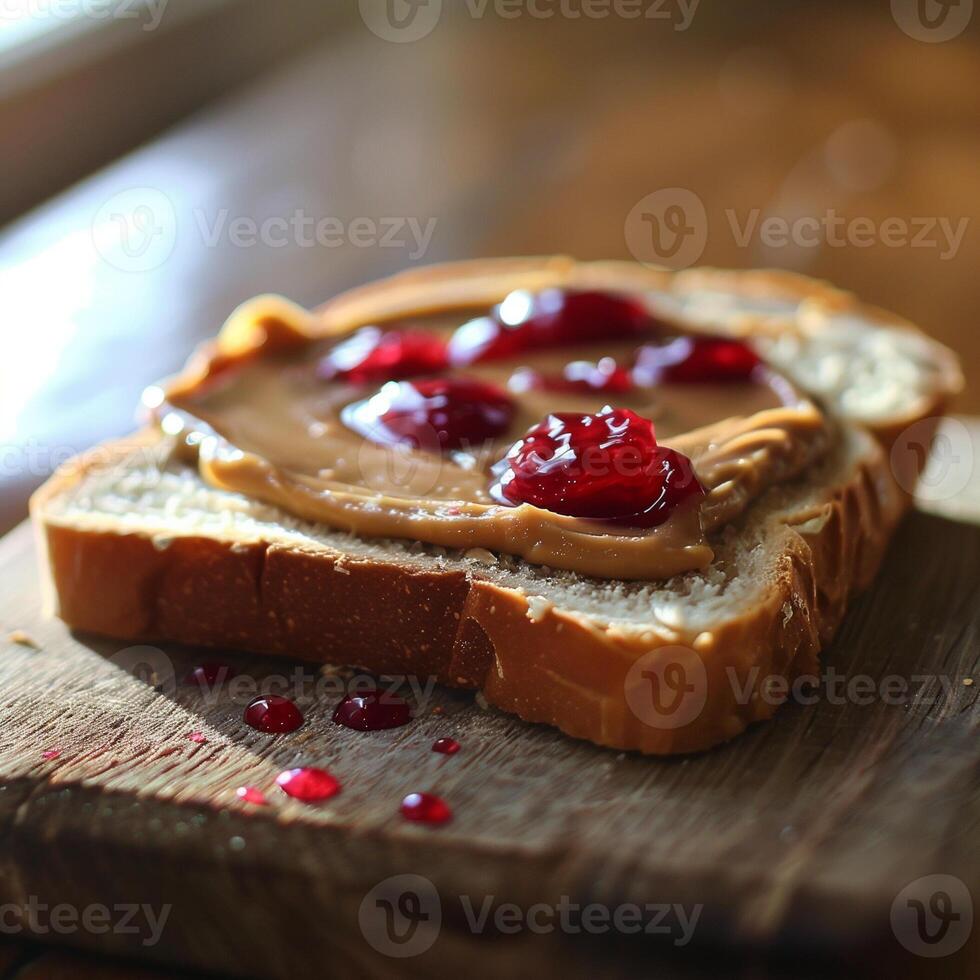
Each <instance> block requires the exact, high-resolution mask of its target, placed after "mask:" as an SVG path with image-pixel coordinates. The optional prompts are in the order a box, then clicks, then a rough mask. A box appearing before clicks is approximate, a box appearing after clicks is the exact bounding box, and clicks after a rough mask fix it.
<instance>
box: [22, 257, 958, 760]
mask: <svg viewBox="0 0 980 980" xmlns="http://www.w3.org/2000/svg"><path fill="white" fill-rule="evenodd" d="M555 283H560V284H565V285H574V286H583V285H594V286H600V287H602V288H612V289H628V290H630V291H638V292H643V293H645V294H646V295H647V296H648V298H649V300H650V303H651V306H653V307H654V308H656V309H659V310H660V311H661V312H662V313H663V315H664V316H669V317H672V318H675V319H677V320H680V321H683V322H685V323H687V324H689V325H692V326H691V329H697V327H698V325H710V328H711V329H712V330H713V331H715V332H719V331H729V332H732V333H738V334H747V335H750V336H752V338H753V341H754V342H755V343H756V344H757V345H758V346H760V347H761V348H763V349H764V351H765V353H766V356H768V357H769V358H770V359H771V360H772V361H773V363H775V364H776V365H777V366H779V367H780V368H781V369H782V370H783V371H784V372H785V373H786V374H788V375H789V376H790V377H792V378H793V379H794V380H795V381H797V383H798V384H800V385H801V386H802V387H804V388H805V389H806V390H807V391H809V392H810V393H811V394H813V395H815V396H817V397H819V398H821V399H822V401H823V403H824V405H825V407H826V408H827V410H828V413H829V415H830V416H831V418H832V419H833V421H834V423H835V433H836V435H835V440H834V446H833V449H832V450H831V451H830V452H829V454H828V455H827V456H826V457H825V458H824V459H823V460H822V461H821V462H820V463H819V464H818V465H816V466H814V467H813V468H811V469H810V470H809V471H808V472H807V473H806V476H805V478H804V479H797V480H794V481H792V482H789V483H785V484H782V485H779V486H776V487H774V488H772V489H770V490H768V491H767V492H765V493H764V494H763V495H762V496H760V497H759V498H758V499H756V500H755V501H754V502H753V503H752V505H751V506H750V507H749V508H748V510H747V511H746V513H745V514H743V515H742V516H741V517H740V518H739V519H738V521H736V522H735V523H733V524H731V525H730V526H728V527H726V528H725V529H724V531H723V532H722V533H721V535H720V536H719V537H718V539H717V540H715V541H713V542H712V544H713V546H714V549H715V558H714V560H713V561H712V563H711V565H710V566H709V567H708V568H706V569H703V570H701V571H696V572H689V573H686V574H684V575H679V576H675V577H674V578H672V579H670V580H668V581H665V582H621V581H615V580H604V579H595V578H588V577H585V576H582V575H578V574H575V573H572V572H562V571H556V570H553V569H548V568H545V567H541V566H534V565H529V564H527V563H524V562H522V561H519V560H517V559H514V558H511V557H508V556H506V555H497V554H492V553H490V552H487V551H483V550H480V549H473V550H470V551H450V550H447V549H444V548H440V547H436V546H427V545H423V544H419V543H417V542H410V541H404V540H378V539H372V540H368V539H360V538H357V537H353V536H351V535H349V534H346V533H342V532H339V531H334V530H331V529H329V528H326V527H324V526H321V525H314V524H309V523H305V522H303V521H300V520H298V519H296V518H294V517H292V516H290V515H289V514H287V513H285V512H283V511H281V510H279V509H277V508H275V507H272V506H269V505H266V504H262V503H260V502H257V501H254V500H250V499H248V498H245V497H243V496H239V495H237V494H233V493H229V492H227V491H223V490H218V489H214V488H212V487H210V486H208V485H206V484H205V483H204V482H203V481H202V480H201V478H200V477H199V476H198V474H197V472H196V471H195V470H194V469H191V468H188V467H187V466H186V465H184V464H182V463H181V462H180V461H179V460H178V459H177V457H176V455H175V454H174V453H173V451H172V450H173V448H174V447H173V444H172V442H171V441H170V440H169V438H168V437H165V436H162V435H160V434H158V433H156V432H153V431H146V432H143V433H140V434H139V435H137V436H135V437H133V438H132V439H130V440H126V441H123V442H120V443H114V444H110V445H107V446H103V447H100V448H98V449H96V450H93V451H92V452H90V453H89V454H86V455H85V456H83V457H82V458H80V459H79V460H76V461H74V463H73V464H70V465H69V466H67V467H65V468H64V469H63V470H62V471H61V472H59V473H58V474H56V475H55V476H54V477H53V478H52V479H51V480H50V481H49V482H48V483H47V484H46V485H45V486H44V487H42V488H41V490H39V491H38V493H37V494H36V495H35V497H34V499H33V501H32V514H33V517H34V520H35V522H36V524H37V527H38V530H39V533H40V537H41V542H42V545H41V547H42V554H43V556H44V558H45V560H46V567H47V569H48V573H49V582H50V588H49V590H48V596H49V600H50V603H51V605H52V609H53V611H55V612H56V613H57V614H58V615H60V616H61V617H62V618H63V619H64V620H65V621H66V622H67V623H68V624H69V625H70V626H72V627H74V628H76V629H79V630H84V631H91V632H93V633H98V634H103V635H107V636H112V637H118V638H123V639H130V640H142V641H177V642H182V643H189V644H195V645H204V646H215V647H225V648H239V649H243V650H249V651H255V652H262V653H276V654H283V655H290V656H294V657H297V658H302V659H308V660H322V661H326V662H330V663H346V664H352V665H358V666H362V667H365V668H367V669H369V670H372V671H375V672H378V673H398V674H402V673H410V674H417V675H421V676H434V677H436V678H437V679H438V680H439V681H441V682H443V683H445V684H449V685H453V686H459V687H465V688H472V689H477V690H480V691H482V692H483V694H484V696H485V697H486V700H487V702H488V703H490V704H491V705H495V706H497V707H499V708H501V709H503V710H505V711H510V712H514V713H515V714H517V715H519V716H520V717H521V718H523V719H525V720H527V721H534V722H545V723H548V724H551V725H555V726H557V727H558V728H560V729H562V730H563V731H565V732H567V733H568V734H570V735H574V736H578V737H581V738H586V739H589V740H591V741H593V742H597V743H599V744H601V745H606V746H611V747H615V748H620V749H637V750H640V751H643V752H648V753H658V754H666V753H674V752H691V751H696V750H700V749H704V748H707V747H709V746H711V745H714V744H716V743H718V742H720V741H723V740H725V739H727V738H730V737H732V736H733V735H736V734H737V733H739V732H740V731H742V730H743V729H744V728H745V727H746V726H747V725H748V724H749V723H750V722H753V721H757V720H760V719H764V718H767V717H769V716H771V715H772V714H773V712H774V711H775V709H776V707H777V706H778V703H779V701H780V699H781V695H780V694H779V693H778V691H779V690H784V688H781V687H779V686H778V685H773V683H772V681H773V680H774V679H778V678H782V679H785V680H786V681H792V680H793V679H794V678H796V677H798V676H800V675H802V674H809V673H813V672H815V671H816V670H817V669H818V654H819V651H820V649H821V647H822V646H823V645H825V644H826V643H827V642H828V640H829V639H830V638H831V636H832V635H833V632H834V630H835V629H836V627H837V625H838V624H839V622H840V620H841V618H842V616H843V614H844V611H845V608H846V604H847V601H848V599H849V597H850V596H851V595H852V594H853V593H854V592H855V591H856V590H858V589H860V588H863V587H865V586H866V585H867V584H868V583H869V582H870V581H871V579H872V577H873V576H874V573H875V570H876V568H877V567H878V565H879V563H880V561H881V559H882V556H883V554H884V551H885V547H886V545H887V541H888V538H889V536H890V534H891V532H892V531H893V529H894V527H895V526H896V524H897V522H898V521H899V519H900V517H901V515H902V513H903V511H904V509H905V508H906V507H907V506H908V502H909V491H910V488H911V485H912V483H913V482H914V471H916V470H917V469H918V468H919V467H921V465H922V464H923V462H924V460H923V458H922V454H920V453H912V452H906V451H904V449H903V448H902V445H901V439H900V436H901V434H902V433H903V432H906V431H908V429H909V427H916V433H917V439H919V440H920V441H921V440H923V439H925V440H926V441H928V438H929V435H928V434H929V432H930V431H931V428H932V427H933V426H934V425H935V423H936V422H938V418H939V416H940V414H941V413H942V411H943V408H944V405H945V403H946V400H947V399H948V397H949V396H950V395H951V394H952V393H953V392H954V391H955V389H956V388H957V386H958V384H959V375H958V371H957V368H956V363H955V359H954V358H953V357H952V355H950V354H949V352H948V351H945V349H943V348H941V347H939V346H938V345H935V344H933V343H932V342H931V341H929V340H927V339H926V338H925V337H924V336H923V335H922V334H920V333H919V332H918V331H916V330H914V328H912V327H910V326H909V325H907V324H904V323H902V322H900V321H896V320H895V319H894V318H890V317H888V316H887V315H885V314H882V313H880V312H878V311H869V310H867V309H866V308H864V307H861V306H859V305H858V304H857V303H856V301H854V300H853V299H852V298H851V297H849V296H847V295H846V294H843V293H839V292H838V291H836V290H832V289H830V288H829V287H826V286H823V285H821V284H818V283H813V282H811V281H810V280H806V279H802V278H800V277H796V276H788V275H782V274H777V273H723V272H712V271H699V272H689V273H682V274H678V275H676V276H675V275H673V274H670V273H667V272H661V271H659V270H652V271H651V270H645V269H642V268H640V267H633V266H627V265H624V264H619V263H596V264H584V265H583V264H576V263H573V262H571V260H566V259H547V260H500V261H496V262H485V263H460V264H458V265H455V266H448V267H437V268H435V269H430V270H422V271H420V272H415V273H409V274H404V275H402V276H398V277H395V278H394V279H393V280H389V281H387V282H386V283H383V284H379V285H378V286H374V287H367V288H366V289H363V290H356V291H354V292H352V293H350V294H346V295H345V296H344V297H340V298H338V299H337V300H334V301H333V302H332V303H329V304H327V305H326V306H325V307H323V308H321V310H320V311H319V314H318V319H317V321H316V326H315V328H314V329H315V330H316V331H317V332H320V331H322V332H323V333H325V334H327V333H334V332H342V331H345V330H348V329H351V328H352V327H355V326H359V325H361V324H363V323H365V322H377V321H380V320H384V319H393V318H397V317H400V316H404V315H405V314H409V313H416V312H422V311H427V310H445V309H447V308H453V307H459V308H465V307H470V306H477V305H480V304H482V303H489V302H493V301H495V300H497V299H500V298H501V297H502V296H503V295H504V294H506V293H507V292H508V291H509V290H510V289H512V288H517V287H527V288H538V287H540V286H545V285H551V284H555ZM219 342H220V343H224V344H225V345H227V346H228V347H229V348H231V347H235V346H238V347H240V346H242V345H244V346H247V345H248V344H249V343H250V340H249V338H248V336H247V335H246V334H244V333H243V332H242V331H241V329H240V327H238V326H236V325H235V320H234V318H233V319H232V321H230V326H229V328H227V329H226V331H225V334H224V335H223V338H222V340H221V341H219ZM896 446H898V447H899V450H900V451H898V452H896V449H895V447H896Z"/></svg>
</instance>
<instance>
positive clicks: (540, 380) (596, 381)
mask: <svg viewBox="0 0 980 980" xmlns="http://www.w3.org/2000/svg"><path fill="white" fill-rule="evenodd" d="M507 385H508V387H509V388H510V390H511V391H514V392H518V393H519V392H523V391H563V392H571V393H573V394H583V395H588V394H591V393H593V392H595V393H598V394H613V395H624V394H626V393H627V392H629V391H631V390H632V389H633V376H632V374H631V373H630V372H629V371H627V370H626V368H622V367H620V366H619V365H618V364H617V363H616V362H615V361H614V360H613V359H612V358H611V357H603V358H602V359H601V360H600V361H599V362H598V363H596V364H593V363H591V362H590V361H572V362H571V363H570V364H566V365H565V368H564V370H563V371H562V373H561V375H560V376H557V377H556V376H554V375H549V374H542V373H541V372H540V371H535V370H534V369H533V368H520V369H519V370H517V371H515V372H514V373H513V374H512V375H511V377H510V380H509V381H508V382H507Z"/></svg>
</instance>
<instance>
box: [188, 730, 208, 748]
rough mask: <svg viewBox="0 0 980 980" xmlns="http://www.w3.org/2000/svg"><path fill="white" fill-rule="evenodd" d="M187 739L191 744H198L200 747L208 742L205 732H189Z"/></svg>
mask: <svg viewBox="0 0 980 980" xmlns="http://www.w3.org/2000/svg"><path fill="white" fill-rule="evenodd" d="M187 738H188V740H189V741H191V742H197V744H198V745H205V744H206V743H207V740H208V739H207V736H206V735H205V734H204V732H189V733H188V735H187Z"/></svg>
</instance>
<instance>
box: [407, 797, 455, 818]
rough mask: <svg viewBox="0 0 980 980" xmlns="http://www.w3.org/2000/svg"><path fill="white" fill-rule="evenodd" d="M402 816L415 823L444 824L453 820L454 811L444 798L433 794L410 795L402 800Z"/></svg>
mask: <svg viewBox="0 0 980 980" xmlns="http://www.w3.org/2000/svg"><path fill="white" fill-rule="evenodd" d="M401 813H402V816H403V817H404V818H405V819H406V820H411V821H413V822H414V823H427V824H433V825H438V824H444V823H449V821H450V820H452V818H453V811H452V810H451V809H450V808H449V804H448V803H446V801H445V800H444V799H442V797H439V796H435V795H433V794H432V793H409V794H408V796H406V797H405V799H403V800H402V805H401Z"/></svg>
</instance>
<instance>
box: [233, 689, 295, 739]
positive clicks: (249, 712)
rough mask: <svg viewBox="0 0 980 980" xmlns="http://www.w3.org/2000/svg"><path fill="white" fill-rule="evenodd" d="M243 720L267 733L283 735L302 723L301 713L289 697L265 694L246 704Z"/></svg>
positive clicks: (293, 730)
mask: <svg viewBox="0 0 980 980" xmlns="http://www.w3.org/2000/svg"><path fill="white" fill-rule="evenodd" d="M245 721H246V723H247V724H249V725H251V726H252V727H253V728H255V729H257V730H258V731H260V732H265V733H266V734H267V735H284V734H286V733H287V732H295V731H296V729H297V728H299V726H300V725H302V724H303V715H302V713H301V712H300V710H299V708H297V707H296V705H295V704H293V702H292V701H290V700H289V698H284V697H282V696H280V695H278V694H267V695H264V696H262V697H257V698H256V699H255V700H254V701H252V702H251V703H250V704H249V705H248V707H247V708H246V709H245Z"/></svg>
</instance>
